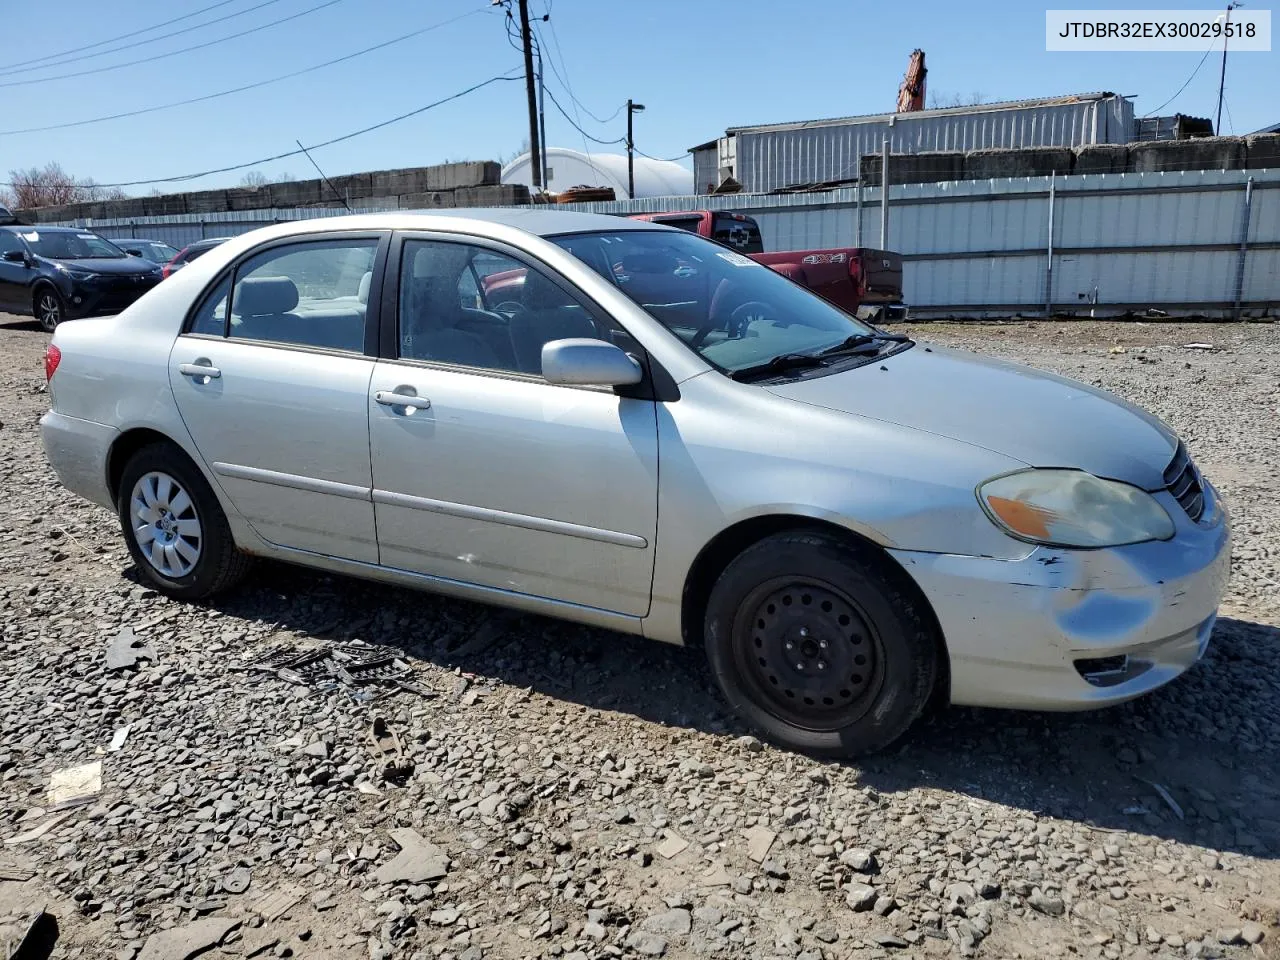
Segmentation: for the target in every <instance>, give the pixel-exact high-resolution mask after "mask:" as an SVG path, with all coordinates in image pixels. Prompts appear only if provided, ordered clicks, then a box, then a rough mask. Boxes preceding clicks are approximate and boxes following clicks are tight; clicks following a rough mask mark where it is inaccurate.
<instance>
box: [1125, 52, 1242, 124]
mask: <svg viewBox="0 0 1280 960" xmlns="http://www.w3.org/2000/svg"><path fill="white" fill-rule="evenodd" d="M1222 42H1223V43H1226V40H1223V41H1222ZM1216 46H1217V44H1216V43H1214V44H1212V45H1211V46H1210V47H1209V49H1208V50H1206V51H1205V52H1204V56H1203V57H1201V58H1200V62H1199V63H1197V64H1196V68H1195V69H1194V70H1192V71H1191V76H1189V77H1187V80H1186V83H1184V84H1183V85H1182V86H1180V87H1179V88H1178V92H1177V93H1175V94H1174V95H1173V96H1172V97H1170V98H1169V99H1168V100H1166V101H1165V102H1164V103H1162V104H1160V106H1158V107H1156V108H1155V109H1154V110H1152V111H1151V112H1150V113H1147V114H1143V116H1142V119H1143V120H1145V119H1147V117H1153V116H1155V115H1156V114H1157V113H1159V112H1160V111H1161V110H1163V109H1164V108H1165V107H1167V106H1168V105H1169V104H1171V103H1173V101H1175V100H1177V99H1178V97H1179V96H1181V94H1182V91H1183V90H1185V89H1187V87H1188V86H1190V85H1191V81H1192V80H1194V79H1195V78H1196V74H1197V73H1199V72H1200V68H1201V67H1203V66H1204V62H1205V61H1206V60H1208V59H1209V54H1211V53H1213V48H1214V47H1216ZM1215 132H1216V131H1215Z"/></svg>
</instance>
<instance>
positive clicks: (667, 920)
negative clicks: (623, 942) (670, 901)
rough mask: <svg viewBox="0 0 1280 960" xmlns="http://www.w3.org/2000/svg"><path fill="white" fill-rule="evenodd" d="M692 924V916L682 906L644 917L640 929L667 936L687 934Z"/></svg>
mask: <svg viewBox="0 0 1280 960" xmlns="http://www.w3.org/2000/svg"><path fill="white" fill-rule="evenodd" d="M692 926H693V917H692V915H691V914H690V913H689V911H688V910H685V909H683V908H680V909H675V910H666V911H663V912H662V913H655V914H653V915H652V916H650V917H646V918H645V919H644V920H643V921H642V922H641V924H640V929H641V930H644V931H645V932H647V933H658V934H662V935H664V936H668V937H683V936H687V935H688V933H689V931H690V929H692Z"/></svg>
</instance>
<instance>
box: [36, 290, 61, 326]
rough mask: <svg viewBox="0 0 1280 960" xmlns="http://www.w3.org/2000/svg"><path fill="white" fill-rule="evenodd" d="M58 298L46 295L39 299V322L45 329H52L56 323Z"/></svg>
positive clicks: (50, 294)
mask: <svg viewBox="0 0 1280 960" xmlns="http://www.w3.org/2000/svg"><path fill="white" fill-rule="evenodd" d="M58 313H59V311H58V298H57V297H55V296H54V295H53V294H52V293H46V294H45V295H44V296H42V297H41V298H40V322H41V323H43V324H44V325H45V326H46V327H52V326H54V325H56V324H57V322H58Z"/></svg>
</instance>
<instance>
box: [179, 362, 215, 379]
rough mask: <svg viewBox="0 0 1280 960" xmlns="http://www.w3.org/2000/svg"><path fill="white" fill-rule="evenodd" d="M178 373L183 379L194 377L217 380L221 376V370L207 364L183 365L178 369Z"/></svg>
mask: <svg viewBox="0 0 1280 960" xmlns="http://www.w3.org/2000/svg"><path fill="white" fill-rule="evenodd" d="M178 372H179V373H180V374H182V375H183V376H184V377H194V378H196V379H200V378H207V379H209V380H217V379H218V378H219V377H221V376H222V371H221V370H219V369H218V368H217V367H215V366H213V365H212V364H208V363H184V364H182V365H181V366H180V367H178Z"/></svg>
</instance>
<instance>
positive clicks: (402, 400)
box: [373, 390, 431, 410]
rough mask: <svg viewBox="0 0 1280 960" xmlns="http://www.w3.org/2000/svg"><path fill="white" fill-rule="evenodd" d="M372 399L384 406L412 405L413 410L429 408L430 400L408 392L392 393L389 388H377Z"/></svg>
mask: <svg viewBox="0 0 1280 960" xmlns="http://www.w3.org/2000/svg"><path fill="white" fill-rule="evenodd" d="M373 399H374V400H376V401H378V403H380V404H382V405H383V406H384V407H413V408H414V409H415V410H429V409H431V401H430V400H428V399H427V398H426V397H415V396H413V395H412V394H408V393H393V392H392V391H390V390H379V391H378V392H377V393H375V394H374V395H373Z"/></svg>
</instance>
